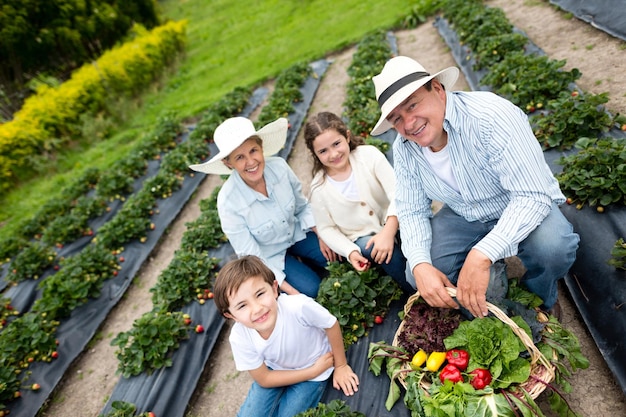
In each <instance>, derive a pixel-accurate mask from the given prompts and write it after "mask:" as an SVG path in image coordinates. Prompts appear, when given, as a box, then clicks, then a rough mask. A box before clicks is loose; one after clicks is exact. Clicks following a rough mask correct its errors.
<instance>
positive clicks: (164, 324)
mask: <svg viewBox="0 0 626 417" xmlns="http://www.w3.org/2000/svg"><path fill="white" fill-rule="evenodd" d="M188 338H189V326H188V325H186V324H185V319H184V317H183V313H182V312H180V311H178V312H169V311H168V312H159V311H150V312H148V313H145V314H144V315H143V316H141V317H140V318H138V319H137V320H135V322H134V323H133V328H132V329H131V330H130V331H128V332H122V333H119V334H118V335H117V336H116V337H115V338H114V339H113V340H112V341H111V346H117V348H118V349H117V351H116V353H115V356H116V357H117V359H118V360H119V365H118V369H117V372H118V373H121V374H122V375H123V376H124V378H129V377H131V376H134V375H139V374H140V373H142V372H146V373H148V374H151V373H152V371H153V370H155V369H160V368H162V367H164V366H168V367H169V366H172V358H171V353H172V352H173V351H174V350H176V349H177V348H178V346H179V344H180V342H181V341H183V340H185V339H188Z"/></svg>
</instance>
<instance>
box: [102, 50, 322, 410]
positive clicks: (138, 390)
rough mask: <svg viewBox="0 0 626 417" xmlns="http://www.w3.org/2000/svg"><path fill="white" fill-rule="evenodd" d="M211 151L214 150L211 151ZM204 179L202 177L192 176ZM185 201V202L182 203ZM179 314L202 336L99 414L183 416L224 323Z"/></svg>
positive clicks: (222, 251) (290, 141)
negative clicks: (118, 408)
mask: <svg viewBox="0 0 626 417" xmlns="http://www.w3.org/2000/svg"><path fill="white" fill-rule="evenodd" d="M328 65H329V62H328V61H326V60H320V61H316V62H314V63H312V64H311V67H312V69H313V72H314V76H311V77H309V78H308V79H307V80H306V81H305V84H304V85H303V86H302V88H301V89H300V90H301V92H302V100H301V101H300V102H298V103H295V104H294V111H293V112H292V113H290V114H289V122H290V124H291V128H290V129H289V131H288V133H287V141H286V143H285V146H284V147H283V149H281V150H280V151H279V152H278V156H281V157H283V158H285V159H287V157H288V156H289V154H290V153H291V150H292V149H293V145H294V142H295V140H296V138H297V135H298V132H299V131H300V128H301V126H302V124H303V122H304V118H305V117H306V114H307V111H308V109H309V107H310V105H311V102H312V101H313V98H314V97H315V92H316V91H317V88H318V87H319V84H320V79H321V77H322V76H323V74H324V73H325V72H326V69H327V68H328ZM211 151H212V152H214V149H213V148H212V149H211ZM196 176H197V177H202V178H204V177H206V175H200V174H198V175H196ZM185 202H186V200H185ZM208 256H211V257H215V258H218V259H221V262H220V264H219V266H220V267H221V266H223V265H224V263H225V262H227V261H228V260H229V259H231V258H232V257H233V256H234V252H233V250H232V247H231V246H230V244H228V243H227V244H224V245H222V246H220V248H218V249H216V250H215V251H209V254H208ZM183 311H185V312H187V313H188V314H189V315H190V316H191V318H192V320H194V323H197V320H196V317H201V322H200V324H202V325H203V326H204V327H205V329H206V331H205V333H202V334H200V336H198V335H197V334H192V335H191V337H190V339H189V340H186V341H184V342H183V343H181V345H180V347H179V348H178V349H177V350H176V352H175V353H174V355H173V356H172V362H173V366H171V367H169V368H163V369H160V370H158V371H156V372H155V373H153V374H151V375H147V374H145V373H144V374H140V375H138V376H135V377H131V378H123V377H122V378H120V380H119V381H118V383H117V385H116V386H115V388H114V390H113V393H112V394H111V396H110V398H109V400H108V401H107V403H106V404H105V406H104V408H103V409H102V414H106V413H107V412H109V411H110V410H111V406H112V403H113V401H125V402H129V403H132V404H135V405H136V406H137V411H138V412H139V413H141V412H145V411H153V412H154V413H155V414H156V415H157V416H167V417H182V416H184V415H185V411H186V410H187V406H188V403H189V400H190V398H191V395H192V394H193V392H194V391H195V388H196V385H197V383H198V381H199V379H200V377H201V376H202V373H203V371H204V368H205V366H206V363H207V361H208V360H209V357H210V354H211V351H212V350H213V347H214V345H215V342H216V341H217V338H218V336H219V334H220V331H221V329H222V327H223V324H224V318H223V317H222V316H221V315H220V314H219V312H218V311H217V309H216V308H215V304H214V303H213V302H210V301H209V302H207V303H205V304H204V305H200V304H199V303H197V302H192V303H190V304H188V305H187V306H186V307H185V308H183Z"/></svg>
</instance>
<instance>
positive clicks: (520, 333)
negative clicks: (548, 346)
mask: <svg viewBox="0 0 626 417" xmlns="http://www.w3.org/2000/svg"><path fill="white" fill-rule="evenodd" d="M446 290H447V291H448V294H450V296H451V297H453V298H456V288H452V287H446ZM419 297H420V293H419V291H417V292H416V293H415V294H413V295H411V296H410V297H409V299H408V300H407V303H406V304H405V305H404V313H405V314H409V311H410V310H411V306H412V305H413V303H414V302H415V301H416V300H417V299H418V298H419ZM487 309H488V310H489V311H490V312H492V313H493V315H494V316H496V317H497V318H498V319H499V320H500V321H502V322H503V323H504V324H506V325H507V326H509V327H510V328H511V330H513V333H515V335H516V336H517V337H519V338H520V340H521V341H522V343H523V344H524V346H526V349H527V350H528V353H530V357H531V361H532V363H533V364H534V363H536V362H541V364H542V365H543V366H545V367H547V368H552V364H551V363H550V361H548V359H547V358H546V357H545V355H544V354H543V353H541V351H540V350H539V349H537V346H535V344H534V343H533V341H532V339H531V338H530V336H528V334H527V333H526V332H525V331H524V329H522V328H521V327H519V326H518V325H517V323H515V322H514V321H513V320H511V319H510V318H509V316H507V315H506V314H505V313H504V312H503V311H502V310H500V308H499V307H498V306H496V305H494V304H492V303H490V302H488V301H487Z"/></svg>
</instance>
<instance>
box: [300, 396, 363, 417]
mask: <svg viewBox="0 0 626 417" xmlns="http://www.w3.org/2000/svg"><path fill="white" fill-rule="evenodd" d="M295 417H365V414H363V413H360V412H358V411H352V410H351V409H350V406H348V405H347V404H346V403H345V402H344V401H342V400H332V401H331V402H329V403H328V404H324V403H319V404H318V405H317V407H315V408H310V409H308V410H306V411H303V412H301V413H298V414H296V416H295Z"/></svg>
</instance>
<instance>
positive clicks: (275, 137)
mask: <svg viewBox="0 0 626 417" xmlns="http://www.w3.org/2000/svg"><path fill="white" fill-rule="evenodd" d="M288 129H289V121H288V120H287V119H286V118H284V117H281V118H280V119H277V120H275V121H273V122H271V123H268V124H267V125H265V126H263V127H262V128H261V129H259V130H258V131H256V132H255V133H254V134H252V135H250V136H248V137H247V138H244V139H243V140H242V141H241V142H229V146H228V147H227V148H223V149H220V150H219V152H218V153H217V154H216V155H214V156H213V157H212V158H211V159H209V160H208V161H206V162H203V163H201V164H195V165H189V168H191V169H193V170H194V171H198V172H203V173H205V174H215V175H230V174H231V173H232V170H231V169H230V168H228V167H227V166H226V165H224V162H223V161H222V160H223V159H224V158H226V157H228V155H230V154H231V153H232V152H233V151H234V150H235V149H237V148H238V147H239V146H241V144H242V143H243V142H245V141H246V140H248V139H249V138H250V137H252V136H258V137H260V138H261V140H263V155H264V156H272V155H275V154H277V153H278V151H280V150H281V149H282V148H283V147H284V146H285V142H286V141H287V130H288Z"/></svg>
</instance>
